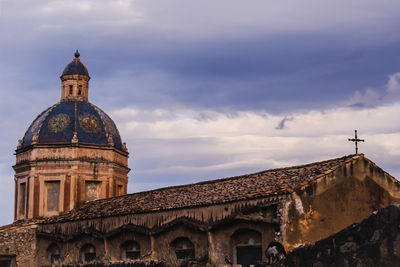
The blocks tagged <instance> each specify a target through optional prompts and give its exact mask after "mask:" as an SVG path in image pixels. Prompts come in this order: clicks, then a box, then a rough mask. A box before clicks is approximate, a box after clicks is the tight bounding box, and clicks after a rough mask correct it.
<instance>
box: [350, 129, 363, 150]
mask: <svg viewBox="0 0 400 267" xmlns="http://www.w3.org/2000/svg"><path fill="white" fill-rule="evenodd" d="M349 141H351V142H354V143H355V144H356V154H358V142H364V139H358V137H357V130H354V138H349Z"/></svg>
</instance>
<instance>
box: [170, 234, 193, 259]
mask: <svg viewBox="0 0 400 267" xmlns="http://www.w3.org/2000/svg"><path fill="white" fill-rule="evenodd" d="M171 246H172V248H173V252H174V253H175V256H176V258H177V259H178V260H185V259H194V257H195V253H194V245H193V243H192V242H191V241H190V240H189V239H187V238H186V237H179V238H177V239H175V240H174V241H172V243H171Z"/></svg>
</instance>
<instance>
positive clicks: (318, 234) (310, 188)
mask: <svg viewBox="0 0 400 267" xmlns="http://www.w3.org/2000/svg"><path fill="white" fill-rule="evenodd" d="M378 183H379V184H378ZM399 192H400V187H399V184H398V182H396V181H395V180H394V178H393V177H391V176H390V175H388V174H387V173H385V172H383V171H382V170H381V169H379V168H378V167H376V166H375V165H374V164H372V163H371V162H370V161H368V160H366V159H365V158H364V157H361V156H360V157H359V158H358V160H357V161H355V163H351V162H350V163H348V164H346V166H344V167H340V168H338V169H336V170H334V171H331V172H329V173H326V174H325V176H323V177H321V178H319V179H318V180H316V181H314V182H312V183H310V184H308V185H306V186H304V187H302V188H298V190H296V191H295V192H293V194H292V195H291V197H290V198H289V199H290V201H288V204H287V217H286V230H285V231H286V232H285V242H284V244H285V247H286V248H287V249H288V250H291V249H293V248H294V247H296V246H298V245H302V244H307V243H311V242H315V241H317V240H320V239H322V238H325V237H328V236H329V235H331V234H333V233H336V232H338V231H340V230H341V229H343V228H345V227H347V226H348V225H350V224H352V223H354V222H359V221H361V220H362V219H364V218H365V217H367V216H368V215H370V214H371V213H372V212H373V211H375V210H377V209H379V208H382V207H385V206H387V205H389V204H390V203H393V202H396V201H398V200H400V194H399Z"/></svg>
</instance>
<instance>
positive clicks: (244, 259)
mask: <svg viewBox="0 0 400 267" xmlns="http://www.w3.org/2000/svg"><path fill="white" fill-rule="evenodd" d="M261 240H262V239H261V233H260V232H258V231H255V230H251V229H245V228H243V229H239V230H237V231H236V232H235V233H234V234H233V235H232V236H231V245H232V250H233V263H234V264H241V265H242V266H243V267H248V266H250V265H256V264H257V263H258V262H260V261H262V246H261Z"/></svg>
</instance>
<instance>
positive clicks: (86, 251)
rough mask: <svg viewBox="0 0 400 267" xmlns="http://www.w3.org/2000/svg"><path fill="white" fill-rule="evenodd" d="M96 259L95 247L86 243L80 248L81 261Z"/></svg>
mask: <svg viewBox="0 0 400 267" xmlns="http://www.w3.org/2000/svg"><path fill="white" fill-rule="evenodd" d="M94 259H96V249H95V247H94V246H93V245H91V244H86V245H84V246H83V247H82V249H81V261H82V262H91V261H93V260H94Z"/></svg>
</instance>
